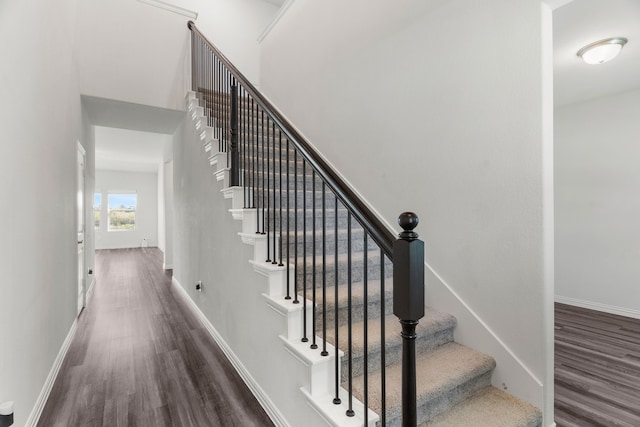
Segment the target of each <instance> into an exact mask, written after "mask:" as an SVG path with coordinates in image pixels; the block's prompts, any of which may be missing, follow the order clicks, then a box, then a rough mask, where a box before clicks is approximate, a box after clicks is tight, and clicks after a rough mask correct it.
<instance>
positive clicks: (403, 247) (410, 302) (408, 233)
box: [393, 212, 425, 427]
mask: <svg viewBox="0 0 640 427" xmlns="http://www.w3.org/2000/svg"><path fill="white" fill-rule="evenodd" d="M398 223H399V224H400V226H401V227H402V228H403V230H404V231H403V232H402V233H400V235H399V238H398V239H397V240H396V241H395V242H394V243H393V314H395V315H396V316H397V317H398V318H399V319H400V323H401V325H402V332H401V336H402V426H403V427H416V426H417V424H418V418H417V401H416V373H417V372H416V326H417V325H418V320H419V319H421V318H422V317H424V305H425V301H424V242H423V241H422V240H419V239H418V234H417V233H415V232H413V229H414V228H415V227H416V226H417V225H418V217H417V215H415V214H414V213H411V212H405V213H403V214H401V215H400V217H399V218H398Z"/></svg>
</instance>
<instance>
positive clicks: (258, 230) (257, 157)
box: [254, 107, 262, 234]
mask: <svg viewBox="0 0 640 427" xmlns="http://www.w3.org/2000/svg"><path fill="white" fill-rule="evenodd" d="M256 108H258V107H256ZM256 112H257V110H256ZM258 116H259V114H256V137H255V138H256V153H255V160H254V161H255V163H256V187H257V190H258V191H256V195H255V199H256V234H261V228H260V217H261V215H260V212H261V210H260V202H261V197H260V196H261V193H262V187H261V185H262V180H261V179H260V174H261V168H260V166H261V165H260V159H261V156H260V135H259V132H258V131H257V129H258Z"/></svg>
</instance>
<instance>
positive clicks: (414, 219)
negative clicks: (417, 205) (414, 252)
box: [398, 212, 420, 240]
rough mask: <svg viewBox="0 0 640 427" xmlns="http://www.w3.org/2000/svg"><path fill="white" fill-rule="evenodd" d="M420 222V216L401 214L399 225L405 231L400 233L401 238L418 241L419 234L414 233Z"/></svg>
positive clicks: (411, 213) (407, 213)
mask: <svg viewBox="0 0 640 427" xmlns="http://www.w3.org/2000/svg"><path fill="white" fill-rule="evenodd" d="M419 221H420V220H419V218H418V215H416V214H414V213H413V212H403V213H401V214H400V216H399V217H398V224H399V225H400V227H402V229H403V230H404V231H403V232H402V233H400V238H401V239H406V240H414V239H417V238H418V233H416V232H414V231H413V229H414V228H416V227H417V226H418V222H419Z"/></svg>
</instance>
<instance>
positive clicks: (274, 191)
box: [271, 122, 282, 264]
mask: <svg viewBox="0 0 640 427" xmlns="http://www.w3.org/2000/svg"><path fill="white" fill-rule="evenodd" d="M271 137H272V139H273V168H272V169H271V170H272V171H273V184H272V187H273V240H272V243H273V262H272V263H271V264H278V261H277V258H278V253H277V252H276V125H275V123H273V122H271ZM280 184H281V186H282V182H281V183H280Z"/></svg>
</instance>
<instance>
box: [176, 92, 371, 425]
mask: <svg viewBox="0 0 640 427" xmlns="http://www.w3.org/2000/svg"><path fill="white" fill-rule="evenodd" d="M186 100H187V108H188V110H189V117H190V118H191V120H192V122H193V126H194V129H195V130H196V134H197V135H198V138H199V139H200V141H201V143H202V147H203V150H204V152H205V153H208V154H209V158H208V159H209V163H210V165H211V166H212V168H213V169H214V172H213V175H214V176H215V177H216V180H217V181H218V182H219V183H220V184H221V187H222V188H221V190H220V192H221V193H222V195H223V198H224V199H227V200H229V201H230V202H231V207H230V209H229V213H230V214H231V217H232V218H233V219H234V220H238V221H241V222H242V231H241V232H239V233H238V236H239V238H240V241H241V242H242V243H244V244H247V245H250V246H253V257H252V259H249V260H248V263H249V264H250V265H251V266H252V268H253V270H254V272H255V273H257V274H258V277H260V276H261V277H262V278H263V280H260V279H258V280H257V281H256V283H259V284H260V285H259V287H258V289H256V292H257V293H258V294H260V295H261V298H262V299H263V302H264V304H265V306H266V307H267V308H268V309H269V312H271V313H274V314H275V316H276V317H275V318H271V319H270V320H267V319H265V321H267V322H270V323H272V322H273V321H274V320H275V322H276V323H278V324H279V325H280V326H278V328H280V330H281V331H280V333H279V334H275V335H274V336H273V337H269V339H270V340H273V342H277V343H279V344H278V345H279V346H280V347H281V348H282V350H283V352H282V353H284V354H286V355H288V358H286V356H285V357H283V358H279V361H280V362H281V363H282V364H283V365H284V366H286V372H287V375H286V376H283V375H280V378H281V382H283V383H287V384H286V385H285V384H282V387H281V389H280V390H279V392H280V394H282V390H289V389H290V388H291V383H293V384H295V385H293V387H295V388H296V389H297V394H298V397H297V398H295V399H291V398H285V400H286V401H291V400H294V401H296V402H300V401H302V402H304V406H305V407H306V409H304V410H303V409H302V408H300V406H299V405H298V406H297V407H296V408H294V410H293V411H289V409H288V408H287V407H291V406H292V404H291V403H289V404H287V403H284V404H283V403H282V402H278V401H277V398H272V397H271V396H270V395H271V394H277V392H276V391H272V392H271V393H270V390H269V386H267V385H265V386H264V387H263V386H262V384H260V381H259V380H258V379H257V378H256V376H257V375H256V373H251V372H249V370H248V369H247V368H246V367H245V366H244V365H243V364H242V361H241V360H240V359H239V358H238V357H237V356H236V355H235V354H233V350H232V349H231V347H230V346H229V345H227V344H226V343H225V342H224V339H223V338H222V337H221V336H220V334H218V333H215V334H214V333H212V335H213V336H214V339H215V340H216V341H218V342H220V343H221V345H223V346H224V347H225V353H226V354H227V356H228V357H229V358H230V359H232V361H234V360H235V363H234V365H235V366H236V369H238V370H241V371H244V375H242V377H243V379H244V380H245V382H247V383H252V384H253V386H252V385H251V384H250V389H251V390H252V391H254V393H257V394H262V395H263V396H262V398H259V400H260V402H261V403H262V404H263V406H265V403H264V402H265V401H267V402H268V404H273V405H274V406H276V409H275V410H269V409H267V412H268V413H269V414H271V415H272V418H273V421H274V422H276V423H277V425H288V424H287V423H289V422H293V423H294V424H292V425H298V422H299V421H294V420H304V421H303V423H304V425H308V426H316V425H317V426H335V427H342V426H344V427H352V426H353V427H355V426H362V425H363V424H364V418H363V416H362V415H363V412H364V405H363V404H362V402H360V401H359V400H358V399H356V398H355V397H354V398H353V409H354V411H355V412H356V416H353V417H347V416H346V414H345V412H346V406H345V405H344V404H342V405H335V404H333V398H334V393H335V385H334V380H335V370H334V367H335V348H334V347H333V346H332V345H330V344H328V343H327V350H328V352H329V355H328V356H322V355H321V354H320V352H319V351H318V350H313V349H311V348H310V347H309V343H303V342H302V341H301V337H302V320H303V319H302V317H303V309H302V303H299V304H294V303H293V300H287V299H285V295H286V267H281V266H278V265H274V264H272V263H267V262H265V260H266V257H267V242H268V239H267V236H266V235H263V234H257V233H256V211H255V209H245V208H243V207H242V206H243V204H244V189H243V188H242V187H231V186H230V179H229V178H230V177H229V168H228V167H227V164H226V160H227V154H226V153H223V152H220V151H219V150H218V149H217V147H218V140H217V138H216V137H215V135H216V134H218V133H219V131H218V130H216V129H215V128H212V127H210V126H208V125H207V120H206V116H205V114H206V108H204V107H201V106H200V105H199V102H200V101H199V100H198V99H197V96H196V95H195V93H194V92H189V93H188V94H187V97H186ZM272 238H273V237H272ZM276 247H278V245H277V244H276ZM289 268H291V269H293V266H292V265H291V266H289ZM180 287H181V288H183V287H182V286H180ZM311 304H312V302H311V301H308V300H307V307H310V306H311ZM193 305H195V302H194V303H193ZM196 307H197V306H196ZM199 315H200V317H202V318H203V320H207V319H206V316H205V315H204V314H202V312H200V313H199ZM207 322H208V320H207ZM307 323H308V324H310V323H311V310H307ZM209 325H211V324H210V323H209ZM211 328H213V327H212V326H211ZM211 328H207V329H211ZM210 333H211V330H210ZM317 339H318V341H321V338H319V337H318V338H317ZM279 354H280V353H279ZM342 354H343V352H342V351H339V352H338V357H342ZM338 366H340V360H339V361H338ZM241 374H242V372H241ZM252 374H253V375H252ZM338 375H340V374H339V373H338ZM340 397H341V399H342V401H343V402H346V401H347V395H346V391H345V390H344V389H343V388H342V387H340ZM303 412H304V413H305V415H301V413H303ZM274 413H276V414H278V416H277V417H274V416H273V414H274ZM378 419H379V417H378V415H377V414H376V413H374V412H373V411H371V410H368V421H369V422H368V426H371V427H373V426H375V425H376V423H377V421H378Z"/></svg>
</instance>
